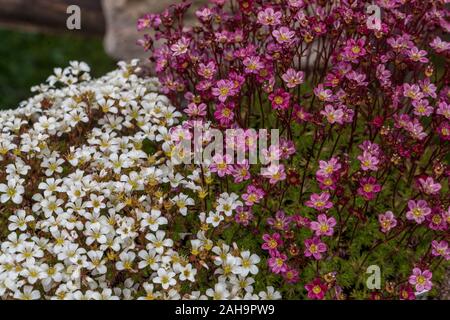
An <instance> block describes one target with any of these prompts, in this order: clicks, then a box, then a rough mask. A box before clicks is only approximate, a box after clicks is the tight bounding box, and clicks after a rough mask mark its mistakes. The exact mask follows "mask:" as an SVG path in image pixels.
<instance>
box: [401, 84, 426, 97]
mask: <svg viewBox="0 0 450 320" xmlns="http://www.w3.org/2000/svg"><path fill="white" fill-rule="evenodd" d="M403 95H404V96H405V97H407V98H411V99H412V100H418V99H422V98H423V93H422V91H421V90H420V87H419V86H418V85H417V84H412V85H410V84H409V83H404V84H403Z"/></svg>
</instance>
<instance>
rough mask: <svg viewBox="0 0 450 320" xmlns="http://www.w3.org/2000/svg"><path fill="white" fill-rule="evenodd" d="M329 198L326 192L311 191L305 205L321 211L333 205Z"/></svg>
mask: <svg viewBox="0 0 450 320" xmlns="http://www.w3.org/2000/svg"><path fill="white" fill-rule="evenodd" d="M329 199H330V194H329V193H328V192H322V193H321V194H317V193H313V194H312V195H311V197H310V198H309V200H308V201H306V202H305V205H306V206H308V207H310V208H314V209H316V210H319V211H323V210H326V209H330V208H331V207H333V203H332V202H331V201H329Z"/></svg>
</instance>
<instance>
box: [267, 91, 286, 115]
mask: <svg viewBox="0 0 450 320" xmlns="http://www.w3.org/2000/svg"><path fill="white" fill-rule="evenodd" d="M290 98H291V96H290V94H289V93H288V92H286V91H284V90H283V89H277V90H275V92H274V93H271V94H270V95H269V100H270V101H271V102H272V108H273V109H275V110H280V109H287V108H288V107H289V101H290Z"/></svg>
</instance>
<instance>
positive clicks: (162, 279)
mask: <svg viewBox="0 0 450 320" xmlns="http://www.w3.org/2000/svg"><path fill="white" fill-rule="evenodd" d="M157 274H158V275H157V276H156V277H155V278H153V282H154V283H158V284H161V286H162V287H163V289H168V288H169V287H172V286H174V285H175V284H176V283H177V281H176V280H175V279H174V277H175V272H172V271H166V270H165V269H163V268H159V269H158V272H157Z"/></svg>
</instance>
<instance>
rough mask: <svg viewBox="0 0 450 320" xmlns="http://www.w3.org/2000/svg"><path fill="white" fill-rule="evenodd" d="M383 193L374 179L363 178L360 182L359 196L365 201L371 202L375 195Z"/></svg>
mask: <svg viewBox="0 0 450 320" xmlns="http://www.w3.org/2000/svg"><path fill="white" fill-rule="evenodd" d="M380 191H381V186H380V185H379V184H378V183H377V180H376V179H375V178H374V177H368V178H362V179H361V180H360V181H359V188H358V191H357V192H358V194H359V195H360V196H362V197H363V198H364V199H365V200H367V201H370V200H372V199H373V198H374V197H375V194H377V193H378V192H380Z"/></svg>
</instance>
